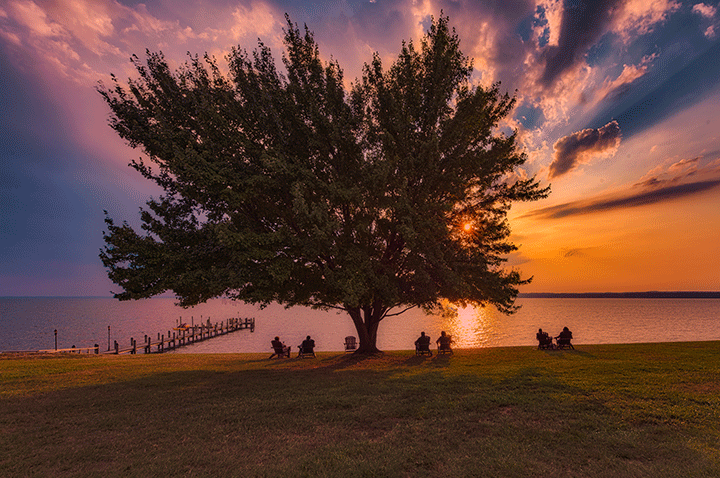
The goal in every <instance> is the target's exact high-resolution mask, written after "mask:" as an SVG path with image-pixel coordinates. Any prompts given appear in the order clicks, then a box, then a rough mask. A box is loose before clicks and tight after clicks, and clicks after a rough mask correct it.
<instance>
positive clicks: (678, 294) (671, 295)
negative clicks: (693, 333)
mask: <svg viewBox="0 0 720 478" xmlns="http://www.w3.org/2000/svg"><path fill="white" fill-rule="evenodd" d="M518 298H520V299H720V291H715V292H711V291H674V292H673V291H663V292H661V291H650V292H581V293H576V294H570V293H551V292H526V293H522V292H521V293H520V294H518Z"/></svg>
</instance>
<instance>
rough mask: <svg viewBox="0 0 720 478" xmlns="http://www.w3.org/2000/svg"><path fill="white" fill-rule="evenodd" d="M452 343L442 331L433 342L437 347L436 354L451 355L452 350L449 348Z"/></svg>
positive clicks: (448, 336)
mask: <svg viewBox="0 0 720 478" xmlns="http://www.w3.org/2000/svg"><path fill="white" fill-rule="evenodd" d="M452 342H453V339H452V337H451V336H450V335H447V334H445V331H444V330H443V331H442V332H440V337H438V339H437V340H436V341H435V343H436V344H437V346H438V353H452V349H451V348H450V344H451V343H452Z"/></svg>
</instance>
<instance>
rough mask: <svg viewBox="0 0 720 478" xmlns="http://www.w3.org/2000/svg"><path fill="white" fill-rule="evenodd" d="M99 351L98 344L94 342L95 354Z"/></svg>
mask: <svg viewBox="0 0 720 478" xmlns="http://www.w3.org/2000/svg"><path fill="white" fill-rule="evenodd" d="M108 350H109V349H108ZM99 353H100V346H99V345H98V344H95V355H97V354H99Z"/></svg>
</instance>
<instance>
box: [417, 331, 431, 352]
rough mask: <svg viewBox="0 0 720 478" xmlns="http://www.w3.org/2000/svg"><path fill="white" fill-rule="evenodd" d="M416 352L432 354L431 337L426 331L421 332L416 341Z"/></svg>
mask: <svg viewBox="0 0 720 478" xmlns="http://www.w3.org/2000/svg"><path fill="white" fill-rule="evenodd" d="M415 353H420V354H428V355H432V352H430V337H428V336H427V335H425V332H420V337H418V339H417V340H416V341H415Z"/></svg>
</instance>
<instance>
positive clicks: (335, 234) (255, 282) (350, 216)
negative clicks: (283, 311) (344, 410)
mask: <svg viewBox="0 0 720 478" xmlns="http://www.w3.org/2000/svg"><path fill="white" fill-rule="evenodd" d="M448 22H449V20H448V18H447V17H442V16H441V17H440V18H439V19H437V20H435V19H433V22H432V25H431V27H430V29H429V31H428V32H427V33H426V35H425V36H424V38H423V39H422V40H421V42H420V45H419V47H416V46H415V45H414V44H413V42H412V41H410V42H407V43H405V42H404V43H403V44H402V48H401V51H400V54H399V55H398V58H397V60H396V61H395V62H394V63H393V64H392V65H391V66H390V67H389V68H387V69H386V68H384V67H383V64H382V61H381V60H380V57H379V55H377V54H376V55H374V57H373V58H372V61H371V62H370V63H369V64H366V65H365V66H364V69H363V76H362V79H360V80H356V82H355V84H353V85H352V87H351V88H350V90H349V91H346V89H345V86H344V85H345V84H344V78H343V71H342V69H341V68H340V66H339V64H338V63H337V61H330V62H323V61H322V60H321V57H320V53H319V49H318V45H317V43H316V42H315V40H314V38H313V35H312V33H311V32H310V31H309V30H308V28H307V27H305V30H304V32H302V31H301V30H300V29H299V28H298V27H297V25H295V24H293V23H292V22H291V20H290V19H289V17H287V29H286V31H285V46H286V51H285V54H284V55H283V58H282V61H283V65H284V71H278V68H277V65H276V63H275V60H274V58H273V56H272V54H271V52H270V50H269V48H267V47H266V46H265V45H263V44H262V43H260V44H259V46H258V48H257V49H256V50H255V51H253V52H252V54H249V53H248V52H246V51H244V50H242V49H239V48H234V49H232V51H231V53H230V54H229V55H228V57H227V60H228V73H226V74H225V73H223V72H222V71H221V68H220V67H219V66H218V63H217V61H216V60H215V59H214V58H210V57H209V56H208V55H205V56H204V57H199V56H197V55H196V56H191V57H190V59H189V60H188V61H187V62H186V63H185V64H184V65H183V66H181V67H180V68H178V69H176V70H175V71H172V70H171V69H170V67H169V65H168V63H167V61H166V60H165V58H164V56H163V55H162V53H153V52H149V51H148V52H147V58H146V60H145V61H144V62H143V61H141V60H140V59H139V58H138V57H136V56H134V57H133V59H132V61H133V63H134V65H135V67H136V69H137V73H138V78H137V79H130V80H128V83H127V85H125V86H123V85H122V84H121V83H120V82H119V81H118V80H117V79H116V78H115V77H113V81H114V84H113V86H112V87H111V88H106V87H104V86H102V85H101V86H100V87H99V88H98V91H99V92H100V94H102V96H103V97H104V99H105V101H106V102H107V104H108V105H109V107H110V109H111V112H112V114H111V120H110V125H111V127H112V128H113V129H114V130H115V131H116V132H117V133H118V134H119V135H120V136H121V137H122V138H124V139H125V140H126V141H127V142H128V143H129V144H130V145H131V146H132V147H134V148H139V149H141V150H142V151H143V152H144V153H145V156H146V158H148V159H147V160H146V161H143V160H138V161H133V162H132V163H131V164H132V166H133V167H134V168H135V169H137V170H138V171H139V172H140V173H141V174H142V175H143V176H144V177H145V178H147V179H149V180H152V181H154V182H155V183H157V184H158V185H159V186H160V187H161V188H162V189H163V190H164V194H163V195H161V196H160V197H159V198H157V199H152V200H150V201H148V202H147V208H144V209H142V210H141V216H140V217H141V220H142V230H143V231H142V232H141V233H138V232H137V231H136V230H135V229H133V228H132V227H131V226H129V225H128V224H127V222H123V223H122V224H121V225H117V224H116V223H115V222H114V221H113V219H112V218H110V217H109V216H107V215H106V219H105V222H106V226H107V231H106V232H105V234H104V239H105V243H106V246H105V247H104V249H103V250H102V251H101V254H100V256H101V259H102V261H103V264H104V265H105V267H106V268H107V270H108V275H109V277H110V279H111V280H112V281H113V282H114V283H115V284H117V285H119V286H120V287H121V288H122V292H119V293H117V294H116V297H117V298H119V299H121V300H127V299H139V298H146V297H151V296H155V295H157V294H161V293H163V292H165V291H172V292H174V293H175V295H176V296H177V297H178V299H179V302H180V304H181V305H184V306H190V305H194V304H197V303H201V302H204V301H206V300H208V299H211V298H214V297H220V296H226V297H231V298H234V299H237V300H242V301H246V302H250V303H256V304H261V305H265V304H268V303H271V302H278V303H282V304H285V305H287V306H295V305H301V306H311V307H319V308H337V309H342V310H345V311H347V312H348V314H349V315H350V317H351V319H352V320H353V322H354V324H355V327H356V329H357V331H358V335H359V338H360V348H359V351H360V352H365V353H372V352H375V351H377V348H376V338H377V330H378V325H379V324H380V322H381V320H382V319H383V318H385V317H387V316H389V315H394V314H397V313H400V312H402V311H404V310H406V309H408V308H411V307H423V308H425V309H432V308H433V307H435V306H437V305H438V304H439V303H440V301H441V300H442V299H447V300H449V301H453V302H459V303H472V304H483V305H484V304H492V305H494V306H496V307H497V308H498V309H499V310H501V311H503V312H506V313H510V312H512V311H513V310H514V300H515V298H516V296H517V293H518V290H517V286H518V285H521V284H523V283H526V282H528V280H527V279H523V278H521V276H520V274H519V272H518V271H516V270H508V269H507V268H506V267H504V265H505V264H504V262H505V260H506V259H505V257H506V255H507V254H508V253H510V252H512V251H514V250H516V246H515V245H513V244H512V243H511V242H509V240H508V237H509V234H510V229H509V225H508V220H507V212H508V210H509V208H510V206H511V204H512V202H513V201H531V200H536V199H539V198H542V197H544V196H546V195H547V194H548V189H546V188H545V189H543V188H541V187H540V186H539V184H538V182H537V181H536V180H535V178H530V179H519V180H518V179H517V178H518V175H516V174H514V172H515V171H516V168H517V167H518V166H520V165H522V164H523V163H524V162H525V161H526V156H525V155H524V153H522V152H521V151H519V149H518V146H517V142H516V134H514V133H513V134H510V135H506V134H503V133H501V132H499V131H498V124H499V122H500V120H501V119H502V118H504V117H505V116H507V115H508V114H509V113H510V111H511V110H512V108H513V106H514V101H515V100H514V98H513V97H510V96H509V95H508V94H501V93H500V91H499V84H495V85H492V86H490V87H488V88H483V87H480V86H473V85H471V84H470V78H471V74H472V62H471V61H470V59H468V58H467V57H466V56H465V55H463V53H462V52H461V50H460V40H459V38H458V36H457V34H456V33H455V31H454V30H451V29H450V28H449V25H448Z"/></svg>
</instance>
